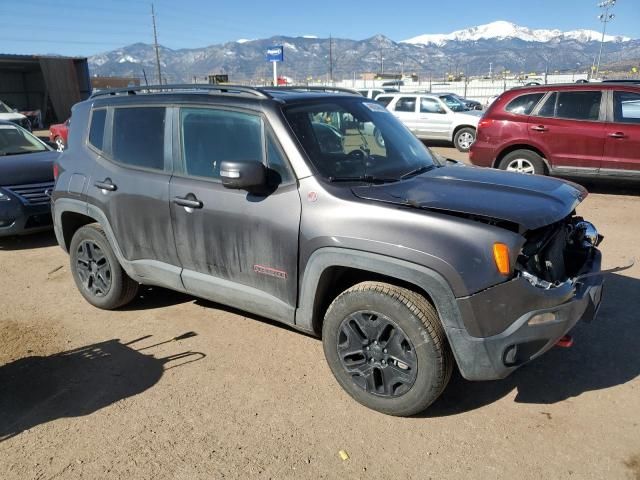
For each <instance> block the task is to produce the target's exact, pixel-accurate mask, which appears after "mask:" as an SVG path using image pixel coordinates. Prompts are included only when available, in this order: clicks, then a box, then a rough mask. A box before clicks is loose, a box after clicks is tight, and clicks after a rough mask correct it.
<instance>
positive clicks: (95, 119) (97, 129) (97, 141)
mask: <svg viewBox="0 0 640 480" xmlns="http://www.w3.org/2000/svg"><path fill="white" fill-rule="evenodd" d="M106 118H107V110H106V109H104V108H103V109H100V110H94V111H93V113H92V114H91V125H90V126H89V143H90V144H91V145H93V146H94V147H96V148H97V149H98V150H102V145H103V143H104V122H105V120H106Z"/></svg>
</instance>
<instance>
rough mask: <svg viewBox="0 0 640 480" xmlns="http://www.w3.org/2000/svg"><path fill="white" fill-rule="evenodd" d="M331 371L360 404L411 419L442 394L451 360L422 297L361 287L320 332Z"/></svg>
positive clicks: (336, 305)
mask: <svg viewBox="0 0 640 480" xmlns="http://www.w3.org/2000/svg"><path fill="white" fill-rule="evenodd" d="M322 341H323V346H324V352H325V356H326V358H327V362H328V363H329V367H330V368H331V371H332V372H333V374H334V376H335V377H336V379H337V380H338V383H340V385H341V386H342V387H343V388H344V389H345V390H346V391H347V393H349V395H351V396H352V397H353V398H354V399H355V400H356V401H358V402H360V403H361V404H363V405H365V406H367V407H369V408H372V409H374V410H378V411H380V412H383V413H387V414H390V415H397V416H408V415H414V414H416V413H419V412H421V411H422V410H424V409H425V408H427V407H428V406H429V405H431V403H433V401H435V399H436V398H438V396H440V394H441V393H442V391H443V390H444V388H445V386H446V385H447V383H448V381H449V378H450V376H451V371H452V368H453V357H452V354H451V351H450V349H449V346H448V344H447V341H446V337H445V333H444V330H443V328H442V325H441V323H440V320H439V319H438V315H437V313H436V311H435V309H434V308H433V306H432V305H431V304H430V303H429V302H428V301H427V300H426V299H425V298H424V297H422V296H421V295H418V294H416V293H414V292H412V291H410V290H407V289H405V288H400V287H396V286H394V285H389V284H385V283H378V282H364V283H360V284H357V285H355V286H353V287H351V288H350V289H348V290H346V291H345V292H343V293H341V294H340V295H339V296H338V297H337V298H336V299H335V300H334V301H333V303H332V304H331V305H330V306H329V308H328V310H327V313H326V315H325V319H324V324H323V328H322Z"/></svg>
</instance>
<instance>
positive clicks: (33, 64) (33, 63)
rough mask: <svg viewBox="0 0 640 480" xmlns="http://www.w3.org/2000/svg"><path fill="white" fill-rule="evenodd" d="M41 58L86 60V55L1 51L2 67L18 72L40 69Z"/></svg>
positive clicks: (0, 64) (0, 67)
mask: <svg viewBox="0 0 640 480" xmlns="http://www.w3.org/2000/svg"><path fill="white" fill-rule="evenodd" d="M41 58H59V59H67V60H86V57H63V56H58V55H15V54H11V53H0V69H2V70H14V71H18V72H32V71H37V70H40V59H41Z"/></svg>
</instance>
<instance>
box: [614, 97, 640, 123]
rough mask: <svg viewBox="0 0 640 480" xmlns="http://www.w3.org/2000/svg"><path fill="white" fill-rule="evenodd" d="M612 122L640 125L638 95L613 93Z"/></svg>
mask: <svg viewBox="0 0 640 480" xmlns="http://www.w3.org/2000/svg"><path fill="white" fill-rule="evenodd" d="M613 120H614V121H615V122H618V123H640V94H638V93H633V92H614V93H613Z"/></svg>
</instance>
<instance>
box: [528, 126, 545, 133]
mask: <svg viewBox="0 0 640 480" xmlns="http://www.w3.org/2000/svg"><path fill="white" fill-rule="evenodd" d="M531 130H533V131H535V132H548V131H549V129H548V128H547V127H545V126H544V125H537V126H535V127H531Z"/></svg>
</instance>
